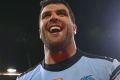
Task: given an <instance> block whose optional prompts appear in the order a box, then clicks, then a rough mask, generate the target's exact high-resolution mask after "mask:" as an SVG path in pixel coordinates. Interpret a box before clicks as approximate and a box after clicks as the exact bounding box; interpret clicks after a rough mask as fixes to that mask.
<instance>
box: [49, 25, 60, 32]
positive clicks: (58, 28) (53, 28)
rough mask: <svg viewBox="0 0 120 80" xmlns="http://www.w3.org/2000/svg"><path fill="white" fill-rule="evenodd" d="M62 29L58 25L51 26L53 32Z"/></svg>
mask: <svg viewBox="0 0 120 80" xmlns="http://www.w3.org/2000/svg"><path fill="white" fill-rule="evenodd" d="M54 30H55V31H60V30H61V29H60V27H57V26H54V27H51V28H50V32H53V31H54Z"/></svg>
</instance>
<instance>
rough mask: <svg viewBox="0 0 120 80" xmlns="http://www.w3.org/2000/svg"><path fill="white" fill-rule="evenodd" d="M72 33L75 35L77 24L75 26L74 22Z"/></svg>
mask: <svg viewBox="0 0 120 80" xmlns="http://www.w3.org/2000/svg"><path fill="white" fill-rule="evenodd" d="M73 33H74V35H76V33H77V26H76V24H73Z"/></svg>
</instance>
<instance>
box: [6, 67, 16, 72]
mask: <svg viewBox="0 0 120 80" xmlns="http://www.w3.org/2000/svg"><path fill="white" fill-rule="evenodd" d="M7 72H8V73H16V69H13V68H8V69H7Z"/></svg>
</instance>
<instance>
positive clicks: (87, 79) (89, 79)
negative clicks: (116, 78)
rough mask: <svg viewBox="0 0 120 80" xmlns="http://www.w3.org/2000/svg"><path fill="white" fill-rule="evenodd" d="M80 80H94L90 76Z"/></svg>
mask: <svg viewBox="0 0 120 80" xmlns="http://www.w3.org/2000/svg"><path fill="white" fill-rule="evenodd" d="M80 80H95V79H94V78H93V77H92V75H89V76H85V77H83V78H81V79H80Z"/></svg>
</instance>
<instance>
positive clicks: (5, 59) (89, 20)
mask: <svg viewBox="0 0 120 80" xmlns="http://www.w3.org/2000/svg"><path fill="white" fill-rule="evenodd" d="M66 1H67V2H68V3H69V4H70V6H71V8H72V9H73V11H74V14H75V17H76V24H77V28H78V30H77V35H76V36H75V38H76V42H77V46H78V47H79V48H80V49H81V50H83V51H85V52H88V53H90V54H97V55H101V56H109V57H112V58H116V59H118V60H119V61H120V5H119V4H120V0H66ZM39 4H40V0H19V1H18V0H1V1H0V80H15V78H16V77H17V76H18V75H3V73H9V72H7V69H8V68H12V69H16V72H13V73H18V74H19V73H22V72H24V71H26V70H28V69H29V68H31V67H33V66H35V65H37V64H38V63H39V62H40V61H41V60H42V59H43V57H44V52H43V43H42V41H41V40H40V39H39V29H38V17H39V11H40V5H39Z"/></svg>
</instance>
